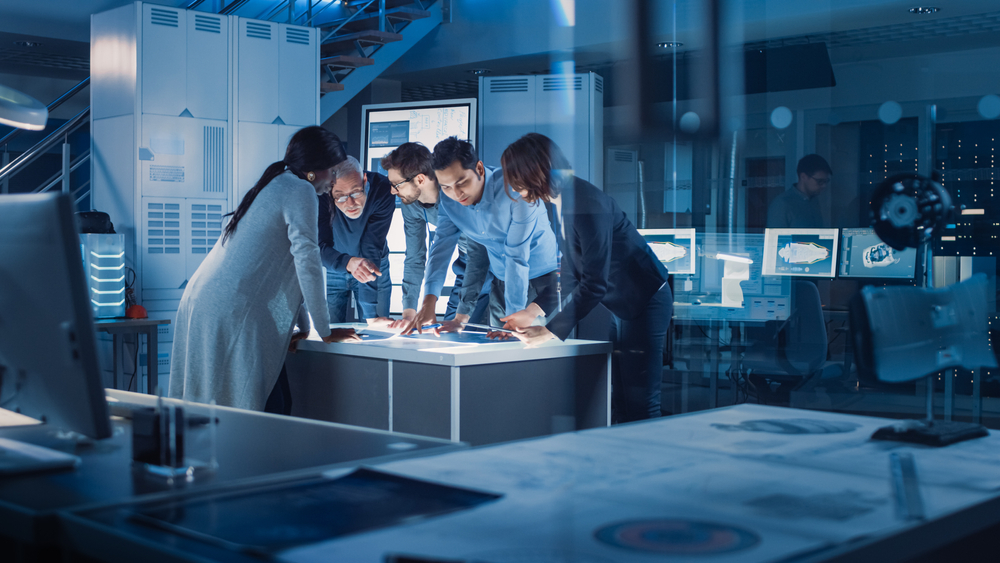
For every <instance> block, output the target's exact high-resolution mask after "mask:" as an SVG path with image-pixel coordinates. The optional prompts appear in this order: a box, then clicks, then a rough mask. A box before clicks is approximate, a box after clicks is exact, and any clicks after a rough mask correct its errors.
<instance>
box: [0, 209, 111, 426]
mask: <svg viewBox="0 0 1000 563" xmlns="http://www.w3.org/2000/svg"><path fill="white" fill-rule="evenodd" d="M73 207H74V205H73V200H72V199H71V198H70V197H69V195H64V194H31V195H4V196H0V217H2V220H0V406H2V407H3V408H5V409H8V410H13V411H16V412H19V413H21V414H24V415H27V416H30V417H32V418H35V419H38V420H41V421H43V422H46V423H48V424H51V425H53V426H56V427H59V428H61V429H65V430H72V431H75V432H79V433H80V434H84V435H86V436H90V437H92V438H106V437H109V436H111V420H110V418H109V416H108V405H107V401H106V399H105V398H104V389H103V388H102V386H101V372H100V368H99V365H98V360H97V338H96V336H95V334H94V321H93V311H92V309H91V304H90V298H89V295H88V293H87V283H86V281H85V279H84V271H83V260H81V247H80V239H79V237H78V236H77V233H76V223H75V218H74V215H73V211H74V209H73Z"/></svg>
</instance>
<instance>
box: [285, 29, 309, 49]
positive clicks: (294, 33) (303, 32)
mask: <svg viewBox="0 0 1000 563" xmlns="http://www.w3.org/2000/svg"><path fill="white" fill-rule="evenodd" d="M285 41H287V42H289V43H296V44H298V45H308V44H309V30H308V29H297V28H294V27H290V28H287V29H286V31H285Z"/></svg>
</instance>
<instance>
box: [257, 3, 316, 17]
mask: <svg viewBox="0 0 1000 563" xmlns="http://www.w3.org/2000/svg"><path fill="white" fill-rule="evenodd" d="M288 1H289V0H281V2H278V3H277V4H275V5H274V6H271V7H270V8H265V9H264V11H263V12H261V13H259V14H257V17H255V18H254V19H255V20H264V21H271V18H273V17H274V14H277V13H278V12H280V11H281V10H283V9H285V6H287V5H288ZM310 1H311V0H310ZM264 14H267V17H265V16H264Z"/></svg>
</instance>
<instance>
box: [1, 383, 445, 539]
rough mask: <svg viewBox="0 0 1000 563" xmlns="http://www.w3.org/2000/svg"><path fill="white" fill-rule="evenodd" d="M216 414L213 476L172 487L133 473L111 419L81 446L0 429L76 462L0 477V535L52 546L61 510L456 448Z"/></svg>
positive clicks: (126, 434) (133, 399) (125, 443)
mask: <svg viewBox="0 0 1000 563" xmlns="http://www.w3.org/2000/svg"><path fill="white" fill-rule="evenodd" d="M107 394H108V397H109V398H112V399H116V400H118V401H121V402H122V403H125V404H129V405H138V406H152V405H154V404H155V403H156V398H155V397H150V396H148V395H142V394H138V393H128V392H125V391H114V390H110V389H109V390H108V391H107ZM166 401H167V402H177V401H172V400H170V399H166ZM189 405H190V407H189V410H190V412H193V413H196V414H207V412H208V407H207V406H205V405H197V404H194V403H189ZM216 417H217V418H218V419H219V424H218V426H217V432H218V436H217V437H218V440H217V452H218V453H217V456H218V463H219V468H218V470H217V471H216V472H215V474H214V475H211V476H206V477H204V478H202V477H199V478H197V479H195V480H194V481H193V482H191V483H181V484H180V485H178V486H176V487H172V486H169V485H167V484H166V482H165V481H163V480H162V479H159V478H154V477H151V476H148V475H146V474H145V473H143V472H133V470H132V466H131V452H132V445H131V444H132V442H131V440H132V436H131V421H130V420H126V419H122V418H117V417H114V418H112V421H113V427H114V435H113V436H112V437H111V438H108V439H106V440H100V441H96V442H93V443H92V444H80V445H75V444H74V443H73V442H70V441H68V440H66V439H65V438H60V437H59V436H58V433H57V432H56V431H55V430H53V429H52V428H48V427H46V426H44V425H34V426H22V427H8V428H0V437H4V438H10V439H15V440H22V441H25V442H29V443H33V444H38V445H41V446H46V447H50V448H53V449H63V450H68V451H70V452H71V453H74V454H75V455H78V456H80V457H81V458H82V460H83V462H82V463H81V465H80V467H78V468H77V469H76V470H70V471H62V472H54V473H42V474H34V475H26V476H17V477H7V478H0V537H6V539H7V540H8V541H10V540H13V541H15V542H18V543H21V544H26V545H35V546H37V545H46V544H48V545H50V546H51V542H53V541H54V536H55V533H54V528H53V526H54V524H55V517H54V515H55V513H56V512H57V511H60V510H68V509H71V508H74V507H82V506H92V505H101V504H107V503H116V502H126V501H129V500H134V499H138V498H145V497H147V496H148V497H156V496H162V495H169V494H175V493H177V492H178V491H199V490H210V489H215V488H218V487H222V486H226V487H240V486H246V485H247V484H249V483H257V482H261V481H270V480H275V479H289V478H293V477H295V476H297V475H305V474H309V475H312V474H316V473H318V472H320V471H323V470H325V469H328V468H332V467H338V466H344V465H348V466H350V465H357V464H359V463H370V462H372V461H373V460H386V459H394V458H400V457H406V456H411V455H423V454H425V453H427V452H429V451H433V450H436V449H441V448H443V449H444V450H451V449H454V448H457V447H459V446H458V445H456V444H454V443H452V442H448V441H444V440H435V439H432V438H420V437H416V436H408V435H403V434H393V433H389V432H382V431H377V430H369V429H364V428H353V427H349V426H344V425H340V424H331V423H326V422H317V421H312V420H302V419H296V418H291V417H283V416H276V415H270V414H264V413H257V412H251V411H244V410H239V409H232V408H226V407H217V408H216ZM207 432H208V429H207V428H205V427H203V428H201V429H194V430H192V431H191V432H190V433H189V435H188V438H187V443H188V444H189V445H190V444H193V443H195V442H196V441H197V440H199V439H203V438H204V437H205V435H206V433H207ZM74 446H75V447H74ZM0 559H2V557H0Z"/></svg>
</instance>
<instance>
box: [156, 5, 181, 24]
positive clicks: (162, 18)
mask: <svg viewBox="0 0 1000 563" xmlns="http://www.w3.org/2000/svg"><path fill="white" fill-rule="evenodd" d="M149 23H151V24H153V25H165V26H167V27H177V23H178V15H177V12H174V11H172V10H164V9H162V8H150V10H149Z"/></svg>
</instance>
